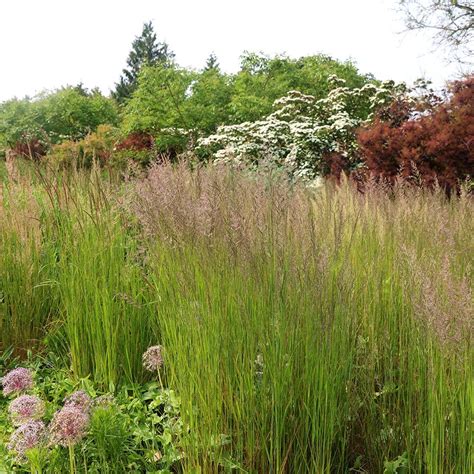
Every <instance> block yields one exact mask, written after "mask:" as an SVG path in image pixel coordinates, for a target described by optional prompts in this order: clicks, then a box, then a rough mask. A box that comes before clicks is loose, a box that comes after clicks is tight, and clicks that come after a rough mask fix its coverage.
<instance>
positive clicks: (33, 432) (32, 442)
mask: <svg viewBox="0 0 474 474" xmlns="http://www.w3.org/2000/svg"><path fill="white" fill-rule="evenodd" d="M45 442H46V427H45V425H44V423H43V422H42V421H38V420H31V421H28V422H27V423H24V424H23V425H21V426H20V427H18V428H17V429H16V430H15V431H14V432H13V433H12V435H11V437H10V442H9V443H8V449H9V450H10V451H15V452H16V454H17V456H18V457H19V458H24V457H25V452H26V451H27V450H28V449H32V448H36V447H38V446H41V445H42V444H44V443H45Z"/></svg>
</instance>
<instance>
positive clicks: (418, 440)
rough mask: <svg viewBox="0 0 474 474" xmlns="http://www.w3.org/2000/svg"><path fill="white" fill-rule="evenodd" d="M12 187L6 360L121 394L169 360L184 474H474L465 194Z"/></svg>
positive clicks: (30, 175)
mask: <svg viewBox="0 0 474 474" xmlns="http://www.w3.org/2000/svg"><path fill="white" fill-rule="evenodd" d="M4 175H5V176H4V178H3V183H2V187H1V190H0V349H1V350H2V351H6V350H7V349H8V348H13V350H14V351H15V352H16V353H17V354H18V355H19V356H21V355H22V354H23V355H24V354H25V353H26V351H28V350H29V349H34V350H35V351H37V352H39V353H42V352H47V351H53V352H55V353H56V354H57V356H58V357H60V358H61V360H62V361H63V363H64V365H65V366H71V367H72V370H73V373H74V375H75V376H76V377H78V378H79V377H90V378H91V379H92V380H93V381H94V383H96V384H97V386H100V387H104V389H108V390H112V391H114V390H116V389H117V387H119V386H120V385H121V384H123V383H132V384H133V383H137V382H143V381H145V380H147V379H149V378H150V377H153V375H150V374H149V373H147V372H146V371H144V369H143V367H142V359H141V357H142V353H143V352H144V351H145V350H146V349H147V348H148V347H149V346H151V345H153V344H160V345H161V347H162V350H163V368H162V370H161V371H160V382H161V383H162V384H163V385H165V386H167V387H170V388H172V389H173V390H174V391H175V392H176V394H177V395H178V396H179V398H180V400H181V405H180V406H181V408H180V410H181V413H180V416H181V420H182V422H183V427H184V429H183V434H182V436H181V439H179V440H177V441H176V442H177V443H179V448H180V449H181V451H182V453H183V455H182V458H181V460H180V464H181V468H180V469H182V471H183V472H202V473H209V472H230V471H232V470H235V471H236V472H262V473H263V472H265V473H267V472H268V473H270V472H271V473H294V472H311V473H313V472H314V473H333V472H341V473H345V472H349V470H350V469H352V472H403V471H402V470H401V469H406V470H407V472H428V473H453V474H454V473H456V474H457V473H470V472H473V471H474V464H473V460H472V450H473V434H472V433H473V430H472V422H473V400H474V398H473V397H474V383H473V378H472V366H473V349H472V334H473V316H474V311H473V309H474V305H473V298H472V276H473V263H474V260H473V256H474V207H473V203H472V196H470V195H469V193H468V192H467V191H461V193H460V195H459V196H456V197H454V196H453V197H451V198H447V197H446V195H445V194H444V193H443V192H442V190H434V191H427V190H424V189H421V188H417V187H413V186H408V185H406V184H403V183H399V184H397V185H395V186H394V187H391V188H390V189H388V188H387V189H384V187H383V186H381V185H375V184H374V185H372V186H368V187H367V189H365V191H364V192H359V191H357V190H356V189H354V188H353V186H352V185H351V184H350V183H349V182H343V183H341V184H340V185H338V186H336V185H334V184H332V183H326V184H324V185H322V186H320V187H317V188H312V187H308V186H305V185H303V184H300V183H297V182H289V181H288V180H287V179H286V178H285V177H284V176H282V175H281V174H280V173H278V172H275V171H272V170H266V171H261V172H255V171H252V172H251V171H249V170H245V169H236V168H229V167H223V166H204V165H202V166H190V164H189V163H185V162H183V163H178V164H169V163H164V164H160V165H153V166H152V167H151V168H150V169H149V170H148V171H147V173H146V174H143V175H139V176H131V177H128V178H127V179H125V180H120V179H118V178H117V177H116V176H113V175H112V174H110V173H105V172H103V171H100V170H98V169H95V168H94V169H92V170H91V171H87V172H86V171H81V172H75V171H68V172H64V173H59V172H55V173H53V172H49V171H47V170H45V169H36V170H33V169H27V170H22V172H21V173H20V172H18V173H15V175H14V176H13V174H12V172H11V170H10V171H9V172H8V173H4ZM120 429H121V430H123V429H124V428H123V426H122V427H121V428H120ZM397 469H398V470H397Z"/></svg>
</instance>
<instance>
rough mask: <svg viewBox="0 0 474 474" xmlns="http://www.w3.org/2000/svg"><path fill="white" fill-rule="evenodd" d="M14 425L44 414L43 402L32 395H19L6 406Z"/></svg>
mask: <svg viewBox="0 0 474 474" xmlns="http://www.w3.org/2000/svg"><path fill="white" fill-rule="evenodd" d="M8 413H10V416H11V417H12V421H13V424H14V425H17V426H18V425H22V424H23V423H25V422H27V421H32V420H36V419H38V418H41V417H42V416H43V415H44V402H43V400H41V399H40V398H38V397H36V396H34V395H21V396H19V397H18V398H15V400H13V401H12V402H11V403H10V406H9V407H8Z"/></svg>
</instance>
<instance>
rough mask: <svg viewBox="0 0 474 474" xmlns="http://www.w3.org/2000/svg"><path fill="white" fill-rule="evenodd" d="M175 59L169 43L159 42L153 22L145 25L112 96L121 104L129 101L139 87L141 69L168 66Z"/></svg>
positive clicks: (134, 43)
mask: <svg viewBox="0 0 474 474" xmlns="http://www.w3.org/2000/svg"><path fill="white" fill-rule="evenodd" d="M173 58H174V53H173V52H172V51H170V49H169V46H168V44H167V43H160V42H159V41H158V40H157V37H156V33H155V31H154V29H153V24H152V22H151V21H150V22H148V23H145V24H144V25H143V30H142V33H141V35H140V36H137V37H136V38H135V40H134V41H133V43H132V50H131V51H130V54H129V55H128V59H127V67H126V68H125V69H124V70H123V71H122V76H121V77H120V81H119V82H118V83H116V84H115V91H113V92H112V95H113V96H114V98H115V99H116V100H117V102H119V103H123V102H124V101H126V100H127V99H129V98H130V97H131V95H132V93H133V91H134V90H135V89H136V87H137V79H138V75H139V73H140V69H141V68H142V66H145V65H154V64H159V63H162V64H167V63H169V62H170V61H172V60H173Z"/></svg>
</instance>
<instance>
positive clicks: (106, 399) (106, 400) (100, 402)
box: [94, 393, 115, 408]
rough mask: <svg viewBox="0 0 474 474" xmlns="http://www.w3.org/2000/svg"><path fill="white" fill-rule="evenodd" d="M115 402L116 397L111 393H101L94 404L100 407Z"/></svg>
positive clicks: (105, 406)
mask: <svg viewBox="0 0 474 474" xmlns="http://www.w3.org/2000/svg"><path fill="white" fill-rule="evenodd" d="M114 403H115V398H114V396H113V395H112V394H111V393H107V394H105V395H101V396H100V397H97V398H96V399H95V400H94V406H95V407H100V408H107V407H110V406H112V405H113V404H114Z"/></svg>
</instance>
